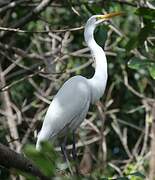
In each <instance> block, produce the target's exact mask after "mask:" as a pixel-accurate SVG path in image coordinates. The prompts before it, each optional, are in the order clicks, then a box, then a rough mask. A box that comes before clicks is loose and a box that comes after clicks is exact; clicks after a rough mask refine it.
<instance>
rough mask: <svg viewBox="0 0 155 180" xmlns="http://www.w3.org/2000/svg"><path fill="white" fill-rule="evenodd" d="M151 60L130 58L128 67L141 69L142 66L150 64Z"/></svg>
mask: <svg viewBox="0 0 155 180" xmlns="http://www.w3.org/2000/svg"><path fill="white" fill-rule="evenodd" d="M150 63H151V62H149V60H148V59H146V60H141V59H139V58H136V57H134V58H132V59H130V61H129V62H128V67H129V68H131V69H136V70H139V69H141V68H145V67H146V66H147V65H150Z"/></svg>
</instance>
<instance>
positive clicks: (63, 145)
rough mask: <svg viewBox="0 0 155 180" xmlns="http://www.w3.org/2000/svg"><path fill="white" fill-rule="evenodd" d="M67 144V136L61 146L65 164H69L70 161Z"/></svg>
mask: <svg viewBox="0 0 155 180" xmlns="http://www.w3.org/2000/svg"><path fill="white" fill-rule="evenodd" d="M66 142H67V136H65V138H64V141H63V142H62V144H61V152H62V154H63V157H64V161H65V162H67V160H68V157H67V152H66Z"/></svg>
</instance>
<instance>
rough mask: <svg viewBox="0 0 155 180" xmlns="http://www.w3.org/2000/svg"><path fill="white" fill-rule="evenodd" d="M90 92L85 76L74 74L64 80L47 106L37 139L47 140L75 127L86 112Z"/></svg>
mask: <svg viewBox="0 0 155 180" xmlns="http://www.w3.org/2000/svg"><path fill="white" fill-rule="evenodd" d="M90 93H91V91H90V87H89V84H88V80H87V79H86V78H84V77H82V76H74V77H72V78H71V79H69V80H68V81H66V82H65V83H64V85H63V86H62V87H61V88H60V90H59V91H58V93H57V94H56V96H55V97H54V99H53V101H52V102H51V104H50V106H49V108H48V111H47V113H46V116H45V119H44V122H43V126H42V129H41V131H40V133H39V136H38V139H40V140H41V141H42V140H47V139H49V138H52V137H54V136H57V135H64V134H65V133H67V132H68V131H72V130H74V129H76V128H77V127H78V126H79V125H80V124H81V122H82V121H83V120H84V118H85V116H86V114H87V111H88V108H89V104H90V98H91V94H90Z"/></svg>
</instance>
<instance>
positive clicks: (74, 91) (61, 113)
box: [36, 12, 122, 156]
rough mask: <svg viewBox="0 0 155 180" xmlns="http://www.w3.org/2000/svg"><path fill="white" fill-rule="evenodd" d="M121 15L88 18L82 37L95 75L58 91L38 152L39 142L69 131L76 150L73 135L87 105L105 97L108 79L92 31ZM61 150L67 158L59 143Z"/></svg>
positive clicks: (68, 83)
mask: <svg viewBox="0 0 155 180" xmlns="http://www.w3.org/2000/svg"><path fill="white" fill-rule="evenodd" d="M121 14H122V13H119V12H118V13H110V14H105V15H94V16H92V17H90V18H89V19H88V21H87V23H86V26H85V30H84V38H85V41H86V43H87V45H88V47H89V48H90V51H91V54H92V57H93V59H94V60H95V64H96V68H95V74H94V76H93V77H92V78H91V79H87V78H85V77H83V76H74V77H72V78H70V79H69V80H68V81H66V82H65V83H64V85H63V86H62V87H61V88H60V90H59V91H58V93H57V94H56V96H55V97H54V99H53V101H52V102H51V104H50V106H49V108H48V110H47V113H46V116H45V119H44V122H43V125H42V128H41V131H40V132H39V134H38V139H37V143H36V149H37V150H40V148H41V142H42V141H47V140H49V139H55V137H59V136H63V137H66V136H67V134H68V133H69V132H71V133H73V149H74V150H75V141H74V132H75V131H76V129H77V128H78V127H79V126H80V124H81V123H82V121H83V120H84V118H85V117H86V115H87V112H88V109H89V106H90V104H91V103H92V104H94V103H95V102H96V101H98V100H99V99H100V98H101V97H102V95H103V94H104V91H105V87H106V83H107V77H108V73H107V60H106V56H105V52H104V51H103V49H102V48H101V47H100V46H99V45H98V44H97V43H96V42H95V40H94V35H93V34H94V30H95V28H96V26H97V25H99V24H100V23H102V22H103V21H106V20H109V19H110V18H111V17H114V16H118V15H121ZM61 147H62V151H63V153H64V155H65V156H66V152H65V142H64V143H62V146H61ZM74 155H75V154H74Z"/></svg>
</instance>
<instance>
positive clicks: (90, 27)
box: [84, 12, 123, 42]
mask: <svg viewBox="0 0 155 180" xmlns="http://www.w3.org/2000/svg"><path fill="white" fill-rule="evenodd" d="M122 14H123V13H122V12H113V13H109V14H104V15H93V16H91V17H90V18H89V19H88V21H87V23H86V25H85V30H84V36H85V41H86V42H88V41H89V40H91V39H92V36H93V32H94V29H95V28H96V26H97V25H99V24H101V23H102V22H104V21H108V20H110V19H111V18H112V17H115V16H119V15H122Z"/></svg>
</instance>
